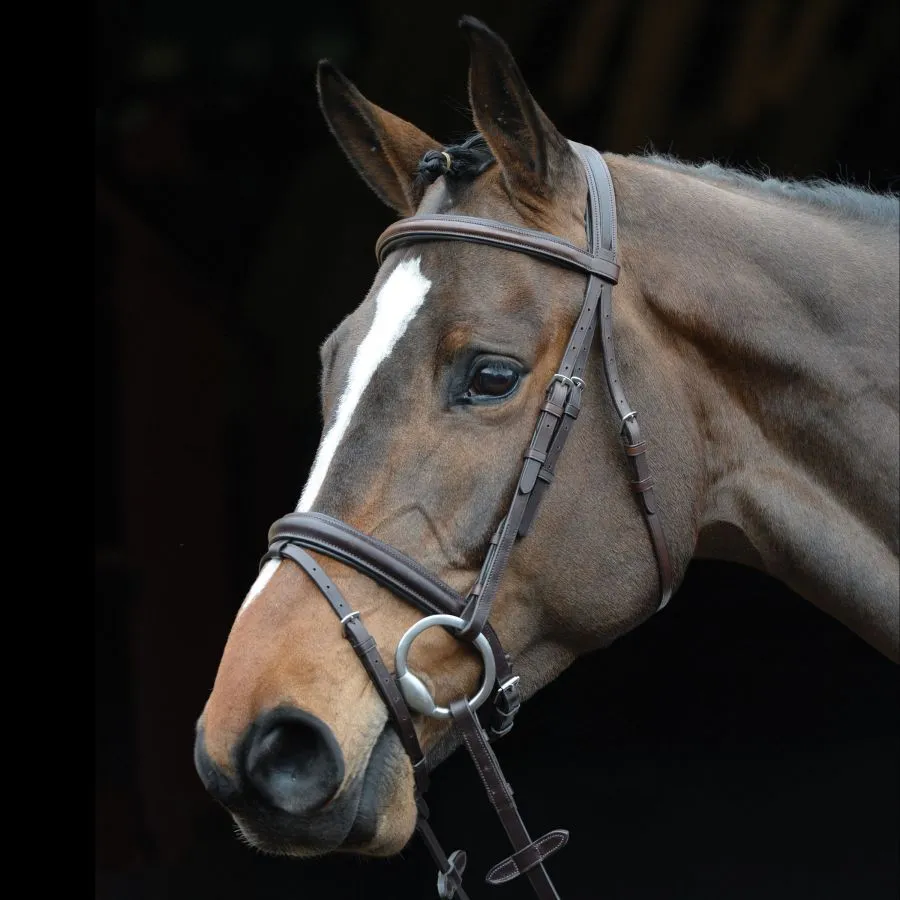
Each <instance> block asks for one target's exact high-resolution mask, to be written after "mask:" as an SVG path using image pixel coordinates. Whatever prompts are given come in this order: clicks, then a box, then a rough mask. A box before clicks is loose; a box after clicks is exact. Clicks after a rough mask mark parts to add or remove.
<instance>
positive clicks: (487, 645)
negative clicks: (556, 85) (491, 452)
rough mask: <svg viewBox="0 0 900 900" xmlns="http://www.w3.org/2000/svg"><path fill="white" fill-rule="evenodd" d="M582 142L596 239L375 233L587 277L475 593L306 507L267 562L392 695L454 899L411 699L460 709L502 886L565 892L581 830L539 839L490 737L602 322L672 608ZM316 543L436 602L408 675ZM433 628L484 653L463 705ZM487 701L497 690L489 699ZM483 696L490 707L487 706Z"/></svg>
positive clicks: (408, 225)
mask: <svg viewBox="0 0 900 900" xmlns="http://www.w3.org/2000/svg"><path fill="white" fill-rule="evenodd" d="M572 147H573V149H574V150H575V152H576V153H577V154H578V156H579V158H580V159H581V160H582V162H583V163H584V168H585V172H586V175H587V183H588V203H587V210H586V214H585V223H586V231H587V246H588V249H587V251H585V250H582V249H579V248H578V247H576V246H575V245H574V244H571V243H569V242H568V241H565V240H562V239H561V238H558V237H554V236H553V235H551V234H547V233H544V232H540V231H533V230H530V229H526V228H519V227H517V226H513V225H509V224H505V223H502V222H496V221H493V220H491V219H481V218H475V217H471V216H456V215H442V214H439V215H430V216H418V215H416V216H411V217H409V218H406V219H402V220H400V221H398V222H396V223H394V224H393V225H391V226H390V227H388V228H387V229H386V230H385V231H384V233H383V234H382V235H381V237H380V238H379V239H378V243H377V245H376V255H377V257H378V261H379V263H383V262H384V260H385V259H386V257H387V256H388V255H389V254H390V253H391V252H392V251H394V250H396V249H397V248H399V247H403V246H406V245H408V244H411V243H416V242H421V241H446V240H460V241H468V242H470V243H479V244H486V245H489V246H492V247H500V248H502V249H505V250H512V251H516V252H519V253H526V254H529V255H531V256H534V257H537V258H538V259H542V260H545V261H548V262H552V263H554V264H556V265H560V266H564V267H566V268H570V269H575V270H576V271H579V272H583V273H584V274H585V275H586V276H587V286H586V288H585V293H584V301H583V304H582V308H581V312H580V314H579V316H578V318H577V320H576V322H575V325H574V327H573V329H572V333H571V336H570V339H569V342H568V344H567V345H566V351H565V354H564V355H563V358H562V361H561V363H560V365H559V368H558V370H557V372H556V374H555V375H554V376H553V378H552V379H551V381H550V384H549V386H548V388H547V394H546V398H545V400H544V402H543V404H542V405H541V410H540V414H539V416H538V421H537V425H536V426H535V430H534V434H533V436H532V439H531V443H530V444H529V446H528V448H527V450H526V451H525V454H524V463H523V466H522V470H521V472H520V474H519V479H518V482H517V485H516V489H515V492H514V495H513V498H512V500H511V502H510V505H509V508H508V509H507V511H506V515H504V516H503V518H502V519H501V521H500V524H499V526H498V527H497V530H496V531H495V532H494V535H493V537H492V538H491V540H490V543H489V545H488V548H487V553H486V555H485V560H484V564H483V566H482V568H481V572H480V574H479V576H478V579H477V581H476V583H475V585H474V587H473V588H472V590H471V591H470V592H469V594H468V595H467V596H466V597H465V598H463V597H461V596H460V595H458V594H457V593H456V592H455V591H454V590H452V589H451V588H450V587H448V586H447V585H446V584H444V583H443V582H442V581H441V580H440V579H438V578H436V577H435V576H434V575H432V574H430V573H429V572H427V571H426V570H425V569H424V568H423V567H422V566H420V565H419V564H418V563H417V562H416V561H415V560H414V559H411V558H410V557H408V556H406V555H405V554H404V553H401V552H400V551H399V550H397V549H395V548H394V547H391V546H390V545H388V544H385V543H383V542H382V541H379V540H377V539H376V538H373V537H371V536H370V535H367V534H364V533H362V532H360V531H357V530H356V529H355V528H353V527H351V526H350V525H347V524H346V523H345V522H342V521H340V520H338V519H334V518H332V517H331V516H327V515H324V514H322V513H316V512H309V513H296V512H295V513H291V514H289V515H287V516H285V517H284V518H282V519H279V520H278V521H277V522H275V523H274V524H273V525H272V527H271V529H270V530H269V550H268V552H267V553H266V555H265V556H264V557H263V560H262V562H263V563H265V562H266V561H267V560H270V559H289V560H291V561H292V562H294V563H296V564H297V565H298V566H300V568H301V569H303V571H305V572H306V573H307V575H308V576H309V577H310V578H311V579H312V581H313V583H314V584H315V585H316V586H317V587H318V589H319V590H320V592H321V593H322V595H323V596H324V597H325V599H326V600H327V601H328V603H329V604H330V605H331V607H332V609H333V610H334V612H335V614H336V615H337V617H338V619H339V620H340V623H341V626H342V628H343V632H344V636H345V637H346V638H347V640H348V641H349V642H350V645H351V646H352V647H353V649H354V650H355V651H356V653H357V655H358V656H359V658H360V661H361V662H362V664H363V666H365V668H366V671H367V672H368V673H369V676H370V678H371V679H372V682H373V683H374V685H375V687H376V689H377V690H378V693H379V695H380V696H381V698H382V700H383V701H384V703H385V705H386V706H387V709H388V712H389V714H390V718H391V721H392V723H393V725H394V728H395V729H396V732H397V735H398V736H399V739H400V742H401V744H402V745H403V747H404V749H405V750H406V752H407V754H408V755H409V758H410V761H411V762H412V769H413V775H414V779H415V793H416V806H417V809H418V819H417V823H416V830H417V831H418V832H419V834H420V836H421V837H422V839H423V840H424V842H425V844H426V846H427V847H428V850H429V852H430V853H431V855H432V856H433V858H434V860H435V862H436V863H437V866H438V869H439V875H438V895H439V896H440V897H441V898H442V900H450V898H453V897H458V898H460V900H468V898H467V895H466V893H465V891H464V890H463V887H462V874H463V870H464V868H465V864H466V859H465V853H464V852H463V851H461V850H457V851H456V852H455V853H451V854H450V855H449V856H448V855H447V854H445V853H444V851H443V849H442V848H441V845H440V843H439V842H438V840H437V838H436V837H435V835H434V832H433V831H432V829H431V826H430V825H429V823H428V806H427V805H426V803H425V799H424V795H425V791H426V789H427V787H428V768H427V762H426V758H425V754H424V752H423V751H422V748H421V746H420V744H419V740H418V736H417V734H416V730H415V727H414V724H413V715H412V712H411V710H414V711H416V712H419V713H421V714H423V715H429V716H436V717H438V718H441V717H443V718H450V719H452V721H453V724H454V726H455V727H456V728H457V730H458V731H459V733H460V735H461V737H462V739H463V741H464V743H465V745H466V747H467V749H468V751H469V753H470V754H471V755H472V758H473V760H474V761H475V764H476V766H477V768H478V770H479V773H480V775H481V777H482V781H483V783H484V785H485V789H486V791H487V794H488V797H489V799H490V800H491V803H492V804H493V806H494V809H495V810H496V812H497V814H498V815H499V817H500V820H501V822H502V824H503V826H504V828H505V830H506V832H507V835H508V837H509V839H510V842H511V844H512V846H513V849H514V852H513V853H512V855H511V856H509V857H507V858H506V859H505V860H503V861H502V862H501V863H498V864H497V865H496V866H494V867H493V868H492V869H491V870H490V872H488V874H487V881H488V883H490V884H501V883H504V882H506V881H510V880H512V879H513V878H516V877H517V876H519V875H525V877H526V878H527V879H528V881H529V882H530V883H531V885H532V887H533V888H534V891H535V894H536V895H537V896H538V897H539V898H540V900H559V895H558V894H557V892H556V889H555V888H554V887H553V884H552V883H551V881H550V878H549V876H548V874H547V871H546V869H545V868H544V865H543V863H544V860H546V859H547V857H548V856H550V855H551V854H552V853H554V852H556V851H557V850H559V849H560V848H561V847H563V846H564V845H565V843H566V841H567V840H568V832H567V831H564V830H563V829H555V830H553V831H551V832H549V833H548V834H546V835H544V836H543V837H541V838H538V839H537V840H532V839H531V837H530V835H529V834H528V831H527V829H526V828H525V824H524V822H523V821H522V818H521V816H520V815H519V811H518V809H517V808H516V804H515V802H514V800H513V797H512V790H511V789H510V787H509V785H508V783H507V782H506V780H505V778H504V777H503V773H502V771H501V770H500V766H499V763H498V762H497V758H496V757H495V755H494V752H493V749H492V748H491V746H490V741H491V740H495V739H496V738H498V737H501V736H502V735H504V734H506V733H508V732H509V730H510V729H511V728H512V725H513V720H514V718H515V715H516V713H517V712H518V710H519V706H520V703H521V700H520V696H519V688H518V681H519V679H518V676H516V675H514V674H513V671H512V665H511V660H510V658H509V657H508V656H507V654H506V653H505V652H504V651H503V648H502V646H501V644H500V640H499V638H498V637H497V634H496V632H495V631H494V629H493V628H492V627H491V625H490V622H489V618H490V613H491V607H492V605H493V602H494V598H495V597H496V594H497V588H498V586H499V584H500V580H501V578H502V576H503V572H504V570H505V568H506V565H507V563H508V561H509V557H510V553H511V551H512V548H513V545H514V544H515V542H516V540H517V539H518V538H521V537H524V536H525V535H527V534H528V531H529V529H530V528H531V524H532V522H533V521H534V517H535V515H536V513H537V510H538V508H539V506H540V503H541V500H542V499H543V497H544V494H545V492H546V490H547V488H548V487H549V486H550V484H551V483H552V481H553V477H554V473H555V471H556V465H557V462H558V460H559V456H560V454H561V453H562V449H563V447H564V446H565V443H566V440H567V439H568V437H569V433H570V432H571V429H572V426H573V425H574V423H575V420H576V419H577V418H578V414H579V411H580V409H581V400H582V392H583V390H584V387H585V382H584V380H583V375H584V372H585V368H586V366H587V362H588V355H589V353H590V348H591V343H592V340H593V337H594V332H595V330H596V329H597V326H598V324H599V328H600V344H601V351H602V352H601V356H602V360H603V370H604V374H605V376H606V383H607V387H608V388H609V393H610V397H611V398H612V401H613V404H614V405H615V408H616V411H617V414H618V416H619V418H620V420H621V432H620V435H621V438H622V442H623V445H624V449H625V454H626V457H627V459H628V462H629V464H630V468H631V472H632V475H633V478H632V479H631V486H632V488H633V490H634V491H635V494H636V496H637V498H638V505H639V508H640V510H641V512H642V513H643V516H644V519H645V521H646V523H647V530H648V534H649V536H650V541H651V544H652V546H653V550H654V553H655V555H656V561H657V567H658V571H659V586H660V602H659V609H662V607H664V606H665V605H666V603H668V601H669V597H670V596H671V593H672V586H673V574H672V565H671V561H670V557H669V551H668V547H667V544H666V539H665V534H664V532H663V527H662V523H661V521H660V516H659V512H658V509H657V504H656V499H655V496H654V491H653V479H652V478H651V476H650V472H649V469H648V467H647V461H646V450H647V445H646V443H645V442H644V441H643V440H642V439H641V434H640V429H639V428H638V423H637V416H636V413H635V412H634V410H632V408H631V406H630V405H629V403H628V401H627V400H626V398H625V394H624V391H623V389H622V384H621V380H620V378H619V373H618V367H617V365H616V357H615V351H614V347H613V334H612V286H613V285H614V284H616V283H617V281H618V276H619V266H618V263H617V256H616V206H615V197H614V194H613V186H612V178H611V177H610V174H609V169H608V168H607V166H606V162H605V161H604V160H603V157H602V156H601V155H600V154H599V153H598V152H597V151H596V150H594V149H593V148H591V147H586V146H584V145H582V144H576V143H574V142H572ZM307 550H314V551H316V552H318V553H321V554H324V555H325V556H329V557H331V558H332V559H336V560H338V561H340V562H342V563H345V564H346V565H349V566H352V567H353V568H355V569H357V570H358V571H360V572H362V573H363V574H365V575H367V576H368V577H369V578H371V579H372V580H373V581H376V582H377V583H378V584H380V585H382V586H384V587H386V588H387V589H388V590H390V591H391V592H392V593H394V594H395V595H397V596H398V597H400V598H401V599H403V600H406V601H407V602H408V603H410V604H412V605H413V606H415V607H416V608H417V609H419V610H421V611H422V612H424V613H426V614H428V617H427V618H424V619H421V620H419V622H417V623H416V624H415V625H414V626H413V627H412V628H410V629H409V631H407V633H406V634H405V635H404V636H403V637H402V638H401V640H400V643H399V644H398V647H397V653H396V657H395V674H392V673H391V672H390V670H389V669H388V668H387V666H386V665H385V663H384V660H383V659H382V657H381V654H380V653H379V652H378V648H377V646H376V644H375V641H374V639H373V638H372V636H371V635H370V634H369V632H368V631H367V630H366V627H365V626H364V625H363V623H362V620H361V618H360V616H359V613H358V612H355V611H354V610H353V608H352V607H351V606H350V605H349V604H348V603H347V601H346V600H345V599H344V598H343V596H341V593H340V591H339V590H338V589H337V586H336V585H335V584H334V583H333V582H332V581H331V579H330V578H329V577H328V575H327V574H326V573H325V571H323V569H322V568H321V566H320V565H319V564H318V563H317V562H316V561H315V560H314V559H313V557H312V556H310V555H309V553H307V552H306V551H307ZM432 626H441V627H444V628H446V629H447V630H449V631H450V632H451V633H453V634H454V635H455V636H456V637H457V638H459V639H460V640H464V641H468V642H471V643H473V644H474V645H475V647H476V648H477V649H478V650H479V651H480V652H481V655H482V659H483V660H484V663H485V679H484V684H483V685H482V689H481V690H480V691H479V692H478V695H477V696H476V697H475V698H473V699H472V700H468V699H461V700H458V701H456V702H454V703H451V704H450V706H449V708H447V709H442V708H440V707H437V706H436V704H435V702H434V700H433V698H432V697H431V695H430V694H429V692H428V690H427V688H426V687H425V685H424V684H423V683H422V682H421V681H420V680H419V679H418V678H417V677H416V676H415V675H414V674H413V673H411V672H409V670H408V668H407V665H406V657H407V654H408V652H409V647H410V645H411V643H412V641H413V640H414V638H415V637H416V636H417V635H418V634H420V633H421V632H422V631H424V630H426V629H427V628H429V627H432ZM488 699H489V700H490V702H489V703H488V704H486V705H484V706H482V703H485V701H486V700H488ZM479 707H481V711H480V713H479V715H476V711H477V710H478V708H479Z"/></svg>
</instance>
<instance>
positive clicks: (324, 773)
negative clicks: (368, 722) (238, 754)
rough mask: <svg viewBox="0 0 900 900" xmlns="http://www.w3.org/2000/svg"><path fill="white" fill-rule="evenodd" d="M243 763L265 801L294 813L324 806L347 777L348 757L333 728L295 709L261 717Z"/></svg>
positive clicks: (252, 733) (252, 782)
mask: <svg viewBox="0 0 900 900" xmlns="http://www.w3.org/2000/svg"><path fill="white" fill-rule="evenodd" d="M242 763H243V765H242V768H243V775H244V777H245V778H246V779H247V781H248V782H249V783H250V784H252V785H253V786H254V787H255V788H256V790H257V791H258V792H259V794H260V795H261V796H262V798H263V800H264V801H266V802H267V803H268V804H270V805H271V806H273V807H275V808H277V809H280V810H283V811H284V812H287V813H290V814H291V815H308V814H309V813H312V812H315V811H316V810H317V809H320V808H321V807H323V806H324V805H325V804H326V803H327V802H328V801H329V800H331V799H332V797H334V795H335V794H336V793H337V790H338V788H339V787H340V786H341V782H342V781H343V780H344V756H343V754H342V753H341V748H340V747H339V746H338V743H337V741H336V740H335V737H334V735H333V734H332V732H331V729H330V728H329V727H328V726H327V725H326V724H325V723H324V722H323V721H322V720H321V719H318V718H316V717H315V716H314V715H312V714H311V713H308V712H305V711H304V710H301V709H295V708H292V707H279V708H278V709H274V710H270V711H269V712H267V713H264V714H263V715H262V716H261V717H260V718H259V719H257V721H256V723H255V726H254V727H253V728H252V729H251V732H250V735H249V740H248V741H247V742H246V744H245V749H244V753H243V760H242Z"/></svg>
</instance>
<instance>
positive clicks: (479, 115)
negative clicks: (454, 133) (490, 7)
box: [459, 16, 575, 199]
mask: <svg viewBox="0 0 900 900" xmlns="http://www.w3.org/2000/svg"><path fill="white" fill-rule="evenodd" d="M459 27H460V28H461V29H462V31H463V34H465V36H466V38H467V39H468V41H469V50H470V65H469V102H470V103H471V105H472V116H473V118H474V120H475V126H476V127H477V128H478V130H479V131H480V132H481V133H482V134H483V135H484V138H485V140H486V141H487V142H488V145H489V146H490V148H491V151H492V152H493V154H494V156H495V157H496V158H497V162H498V163H499V164H500V168H501V170H502V171H503V175H504V177H505V179H506V183H507V186H508V187H509V189H510V193H511V195H512V197H513V199H515V196H516V194H517V193H519V192H521V191H526V192H531V193H534V194H538V195H539V196H545V197H546V196H549V195H550V194H552V193H553V190H554V187H555V186H557V185H558V184H560V183H561V181H562V179H563V178H565V176H566V174H567V173H568V172H570V171H571V167H572V165H573V162H574V160H575V154H574V152H573V151H572V148H571V147H570V146H569V142H568V141H567V140H566V139H565V138H564V137H563V136H562V135H561V134H560V133H559V131H557V129H556V126H555V125H554V124H553V123H552V122H551V121H550V120H549V119H548V118H547V116H546V115H545V114H544V112H543V110H542V109H541V108H540V107H539V106H538V105H537V102H536V101H535V99H534V97H532V96H531V92H530V91H529V90H528V87H527V85H526V84H525V79H524V78H523V77H522V73H521V72H520V71H519V67H518V65H516V61H515V59H513V55H512V53H511V52H510V49H509V47H508V46H507V45H506V42H505V41H504V40H503V39H502V38H501V37H500V36H499V35H497V34H495V33H494V32H493V31H491V30H490V28H488V27H487V26H486V25H485V24H484V23H483V22H481V21H479V20H478V19H476V18H474V17H473V16H463V17H462V18H461V19H460V21H459Z"/></svg>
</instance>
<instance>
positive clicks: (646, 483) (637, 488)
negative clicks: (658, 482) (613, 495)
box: [630, 475, 653, 494]
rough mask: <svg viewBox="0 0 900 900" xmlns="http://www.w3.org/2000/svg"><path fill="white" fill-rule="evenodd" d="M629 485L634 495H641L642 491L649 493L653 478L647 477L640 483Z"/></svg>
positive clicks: (635, 482)
mask: <svg viewBox="0 0 900 900" xmlns="http://www.w3.org/2000/svg"><path fill="white" fill-rule="evenodd" d="M630 484H631V489H632V490H633V491H634V492H635V493H636V494H643V493H644V491H649V490H650V488H652V487H653V476H652V475H648V476H647V477H646V478H642V479H641V480H640V481H632V482H630Z"/></svg>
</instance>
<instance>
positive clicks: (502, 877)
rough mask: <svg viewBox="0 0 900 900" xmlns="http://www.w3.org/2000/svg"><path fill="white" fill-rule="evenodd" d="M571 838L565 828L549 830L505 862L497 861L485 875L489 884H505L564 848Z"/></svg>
mask: <svg viewBox="0 0 900 900" xmlns="http://www.w3.org/2000/svg"><path fill="white" fill-rule="evenodd" d="M568 840H569V832H568V831H566V830H565V829H564V828H555V829H554V830H553V831H548V832H547V834H545V835H544V836H543V837H540V838H538V839H537V840H536V841H532V842H531V843H530V844H529V845H528V846H527V847H523V848H522V849H521V850H518V851H517V852H515V853H513V854H512V856H508V857H507V858H506V859H504V860H503V862H500V863H497V865H496V866H494V867H493V868H492V869H491V870H490V872H488V873H487V875H486V876H485V879H484V880H485V881H486V882H487V883H488V884H493V885H497V884H504V883H505V882H507V881H512V880H513V879H514V878H518V876H519V875H524V874H525V873H526V872H527V871H528V870H529V869H533V868H534V867H535V866H537V865H540V864H541V863H542V862H543V861H544V860H545V859H547V858H548V857H550V856H552V855H553V854H554V853H556V851H557V850H562V848H563V847H565V846H566V843H567V842H568Z"/></svg>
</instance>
